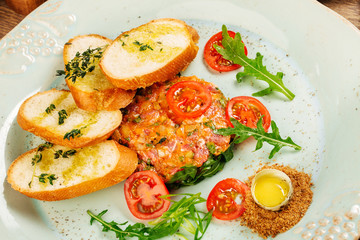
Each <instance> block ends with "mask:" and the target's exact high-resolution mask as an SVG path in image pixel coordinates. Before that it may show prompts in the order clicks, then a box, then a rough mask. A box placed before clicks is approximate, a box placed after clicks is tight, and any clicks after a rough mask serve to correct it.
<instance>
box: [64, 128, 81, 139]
mask: <svg viewBox="0 0 360 240" xmlns="http://www.w3.org/2000/svg"><path fill="white" fill-rule="evenodd" d="M84 128H86V126H85V127H81V128H75V129H73V130H71V131H70V132H67V133H65V135H64V139H68V140H70V138H73V139H74V138H75V137H81V136H82V135H83V134H82V133H81V130H82V129H84Z"/></svg>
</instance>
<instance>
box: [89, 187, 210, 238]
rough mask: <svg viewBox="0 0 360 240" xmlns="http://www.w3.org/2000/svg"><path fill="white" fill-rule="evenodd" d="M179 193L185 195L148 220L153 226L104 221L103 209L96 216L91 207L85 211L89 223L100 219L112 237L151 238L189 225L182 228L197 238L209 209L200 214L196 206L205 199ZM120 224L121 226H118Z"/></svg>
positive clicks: (166, 234)
mask: <svg viewBox="0 0 360 240" xmlns="http://www.w3.org/2000/svg"><path fill="white" fill-rule="evenodd" d="M178 195H181V194H172V195H166V196H162V198H168V197H170V196H178ZM182 195H183V196H184V197H183V198H182V199H181V200H180V201H177V202H176V201H172V200H171V201H172V202H173V204H172V205H171V207H170V208H169V210H168V211H167V212H165V213H164V214H163V215H162V216H161V217H159V218H157V219H156V220H154V221H151V222H149V224H150V225H152V227H149V226H146V225H145V224H143V223H135V224H133V225H130V224H128V223H127V222H124V223H117V222H115V221H111V222H107V221H105V220H104V219H103V216H104V214H105V213H106V212H107V210H104V211H102V212H101V213H99V214H98V215H96V214H93V213H92V212H91V211H90V210H88V211H87V213H88V214H89V215H90V217H91V219H90V224H93V223H94V221H97V222H99V223H100V224H101V225H102V227H103V229H102V231H103V232H109V231H112V232H114V233H115V236H116V237H117V238H118V239H121V240H124V239H127V238H131V237H136V238H137V239H139V240H154V239H159V238H162V237H165V236H170V235H173V234H179V235H180V233H178V231H179V229H180V227H182V226H185V225H189V224H190V225H191V227H186V228H184V229H185V230H187V231H189V232H190V233H191V234H193V235H194V240H200V239H201V238H202V237H203V236H204V233H205V232H206V230H207V228H208V226H209V224H210V221H211V218H212V211H210V212H208V213H203V212H201V211H199V210H197V208H196V207H195V205H197V204H199V203H203V202H206V200H205V199H204V198H202V197H201V196H200V193H197V194H182ZM127 224H128V225H127ZM126 225H127V226H126ZM121 226H124V227H123V228H121Z"/></svg>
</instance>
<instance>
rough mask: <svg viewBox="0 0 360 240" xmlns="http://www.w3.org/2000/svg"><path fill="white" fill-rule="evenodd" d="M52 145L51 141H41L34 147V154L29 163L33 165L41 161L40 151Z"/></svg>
mask: <svg viewBox="0 0 360 240" xmlns="http://www.w3.org/2000/svg"><path fill="white" fill-rule="evenodd" d="M52 146H53V144H52V143H50V142H45V143H42V144H40V145H39V146H38V148H37V149H36V153H35V155H34V157H33V158H32V159H31V165H32V166H34V165H36V164H37V163H39V162H41V160H42V153H41V152H42V151H44V149H45V148H51V147H52Z"/></svg>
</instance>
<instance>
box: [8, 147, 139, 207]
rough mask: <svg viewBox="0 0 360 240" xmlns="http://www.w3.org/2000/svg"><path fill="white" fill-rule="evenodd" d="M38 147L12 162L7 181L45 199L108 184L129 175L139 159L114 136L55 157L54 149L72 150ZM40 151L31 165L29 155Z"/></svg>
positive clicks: (70, 195) (71, 195)
mask: <svg viewBox="0 0 360 240" xmlns="http://www.w3.org/2000/svg"><path fill="white" fill-rule="evenodd" d="M38 149H39V148H36V149H32V150H30V151H28V152H26V153H24V154H22V155H21V156H20V157H18V158H17V159H16V160H15V161H14V162H13V163H12V164H11V166H10V168H9V170H8V176H7V181H8V182H9V183H10V184H11V187H12V188H13V189H15V190H16V191H19V192H21V193H22V194H25V195H26V196H29V197H31V198H36V199H39V200H44V201H57V200H63V199H68V198H74V197H78V196H82V195H85V194H88V193H91V192H94V191H97V190H100V189H103V188H106V187H110V186H112V185H114V184H116V183H119V182H121V181H123V180H124V179H126V178H127V177H128V176H130V175H131V174H132V173H133V172H134V170H135V169H136V166H137V163H138V159H137V155H136V153H135V152H134V151H133V150H130V149H129V148H127V147H124V146H121V145H119V144H118V143H117V142H115V141H113V140H109V141H104V142H101V143H98V144H96V145H92V146H90V147H85V148H80V149H76V150H75V151H76V152H75V153H74V152H73V154H71V155H70V156H67V157H63V156H60V157H58V158H56V159H55V153H56V152H59V151H60V150H62V153H65V152H67V151H69V150H72V151H74V150H73V149H71V148H67V147H62V146H59V145H53V146H50V148H46V147H44V148H43V150H42V151H40V150H38ZM40 154H41V156H42V158H41V161H40V162H37V163H36V164H34V165H33V164H32V162H33V160H32V159H33V158H34V157H35V155H40ZM52 174H54V175H52ZM41 176H42V178H41ZM51 183H52V184H51Z"/></svg>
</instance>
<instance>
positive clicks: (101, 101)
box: [63, 34, 135, 111]
mask: <svg viewBox="0 0 360 240" xmlns="http://www.w3.org/2000/svg"><path fill="white" fill-rule="evenodd" d="M111 42H112V40H110V39H108V38H105V37H103V36H100V35H96V34H89V35H81V36H77V37H74V38H72V39H70V40H69V41H68V42H67V43H66V44H65V46H64V54H63V58H64V63H65V66H66V65H68V66H66V67H65V70H66V73H69V72H70V74H71V73H72V71H73V70H74V68H73V67H72V63H73V62H74V61H79V62H80V63H81V60H80V59H81V55H84V54H88V56H90V59H89V60H88V61H89V62H90V64H91V65H93V66H94V69H93V70H92V71H91V72H87V73H86V75H85V76H84V77H78V78H76V79H72V78H71V77H68V78H66V79H65V80H66V83H67V85H68V87H69V89H70V91H71V94H72V95H73V98H74V100H75V102H76V105H77V106H78V107H79V108H81V109H84V110H87V111H98V110H107V111H114V110H118V109H120V108H124V107H126V106H127V105H128V104H129V103H130V102H131V101H132V99H133V97H134V95H135V91H131V90H124V89H120V88H117V87H115V86H114V85H113V84H111V83H110V82H109V81H108V80H107V79H106V76H105V75H104V74H103V73H102V72H101V69H100V67H99V65H98V64H99V59H100V56H101V54H97V53H98V52H103V51H104V50H105V48H106V47H107V46H108V45H109V44H111ZM94 49H99V51H93V50H94ZM77 54H78V55H77ZM77 56H80V57H77ZM68 70H70V71H68Z"/></svg>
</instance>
